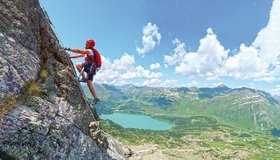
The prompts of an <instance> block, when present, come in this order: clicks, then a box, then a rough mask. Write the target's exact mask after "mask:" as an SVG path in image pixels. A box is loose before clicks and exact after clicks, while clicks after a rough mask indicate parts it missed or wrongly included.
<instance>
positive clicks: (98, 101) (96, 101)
mask: <svg viewBox="0 0 280 160" xmlns="http://www.w3.org/2000/svg"><path fill="white" fill-rule="evenodd" d="M98 103H100V100H99V99H98V98H95V99H94V100H93V103H92V104H98Z"/></svg>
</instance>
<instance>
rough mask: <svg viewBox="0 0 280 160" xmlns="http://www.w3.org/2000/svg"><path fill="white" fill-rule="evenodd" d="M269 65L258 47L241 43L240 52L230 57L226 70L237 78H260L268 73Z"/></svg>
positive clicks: (225, 66) (229, 74)
mask: <svg viewBox="0 0 280 160" xmlns="http://www.w3.org/2000/svg"><path fill="white" fill-rule="evenodd" d="M267 67H268V66H267V65H266V64H265V63H264V62H263V60H262V59H261V58H260V56H259V54H258V51H257V50H256V48H254V47H251V46H250V47H246V46H245V45H244V44H241V46H240V51H239V53H238V54H236V55H235V56H233V57H229V58H228V60H227V61H226V63H225V65H224V70H225V73H226V74H227V75H228V76H233V77H234V78H236V79H260V78H263V77H264V76H266V75H267V73H266V72H265V70H266V68H267Z"/></svg>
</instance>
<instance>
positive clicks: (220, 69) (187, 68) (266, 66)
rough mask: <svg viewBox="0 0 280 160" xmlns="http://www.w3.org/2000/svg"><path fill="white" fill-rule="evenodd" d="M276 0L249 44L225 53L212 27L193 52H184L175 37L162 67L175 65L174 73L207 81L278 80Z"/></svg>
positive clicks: (279, 12)
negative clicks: (232, 54)
mask: <svg viewBox="0 0 280 160" xmlns="http://www.w3.org/2000/svg"><path fill="white" fill-rule="evenodd" d="M279 26H280V0H274V2H273V5H272V8H271V11H270V18H269V22H268V24H267V26H266V27H265V28H263V29H262V30H261V31H260V32H259V33H258V36H257V37H256V39H255V41H254V42H253V43H252V45H250V46H245V45H244V44H241V45H240V48H239V50H238V52H237V53H236V54H235V55H234V56H229V55H228V53H229V50H225V49H224V47H223V46H222V45H221V44H220V42H219V41H218V39H217V36H216V35H215V33H213V31H212V29H211V28H209V29H208V30H207V35H206V37H204V38H203V39H201V40H200V46H199V48H198V50H197V51H196V52H187V51H186V50H185V48H186V46H185V44H184V43H182V42H180V41H179V40H178V39H176V40H175V41H174V42H173V43H174V44H175V45H176V48H175V49H174V52H173V53H172V54H171V55H165V56H164V63H165V66H175V72H176V73H179V74H183V75H187V76H197V75H198V76H204V77H206V78H207V79H208V80H213V79H218V78H219V77H222V76H223V77H225V76H229V77H234V78H236V79H250V80H255V81H275V80H280V38H279V37H280V27H279Z"/></svg>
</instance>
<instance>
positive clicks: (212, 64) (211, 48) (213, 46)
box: [164, 28, 229, 77]
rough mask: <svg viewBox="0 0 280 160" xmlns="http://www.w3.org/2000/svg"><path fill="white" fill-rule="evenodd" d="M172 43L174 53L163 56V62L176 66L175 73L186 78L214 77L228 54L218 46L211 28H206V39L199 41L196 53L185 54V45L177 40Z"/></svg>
mask: <svg viewBox="0 0 280 160" xmlns="http://www.w3.org/2000/svg"><path fill="white" fill-rule="evenodd" d="M173 43H174V44H175V45H176V48H175V49H174V53H173V54H172V55H165V56H164V62H165V63H166V64H167V65H169V66H170V65H176V67H175V72H176V73H180V74H183V75H188V76H193V75H205V76H208V77H213V76H215V74H216V73H220V72H221V69H222V66H223V64H224V62H225V60H226V58H227V56H228V52H229V50H225V49H224V47H223V46H222V45H221V44H220V42H219V41H218V40H217V36H216V35H215V34H214V33H213V31H212V29H211V28H208V30H207V35H206V37H204V38H203V39H201V40H200V46H199V48H198V50H197V52H187V51H186V50H185V44H184V43H182V42H180V41H179V40H178V39H176V40H175V41H174V42H173ZM213 73H214V74H213Z"/></svg>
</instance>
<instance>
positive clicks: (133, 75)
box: [95, 53, 163, 85]
mask: <svg viewBox="0 0 280 160" xmlns="http://www.w3.org/2000/svg"><path fill="white" fill-rule="evenodd" d="M102 60H103V64H102V67H101V69H100V71H99V72H98V73H97V74H96V76H95V80H96V81H97V82H98V83H108V84H114V85H122V84H126V83H129V80H134V79H147V80H148V79H157V78H161V77H163V74H162V73H161V72H152V71H150V70H147V69H145V68H144V67H142V66H140V65H137V66H136V65H135V59H134V56H132V55H129V54H128V53H125V54H124V55H123V56H122V57H121V58H120V59H115V60H113V61H112V62H111V61H110V60H109V59H108V58H106V57H103V56H102Z"/></svg>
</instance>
